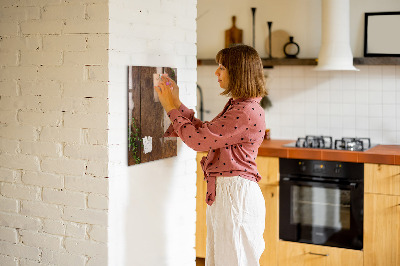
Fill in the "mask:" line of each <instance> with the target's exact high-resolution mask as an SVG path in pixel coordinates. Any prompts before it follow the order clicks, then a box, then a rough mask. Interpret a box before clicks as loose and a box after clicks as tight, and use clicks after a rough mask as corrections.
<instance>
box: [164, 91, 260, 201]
mask: <svg viewBox="0 0 400 266" xmlns="http://www.w3.org/2000/svg"><path fill="white" fill-rule="evenodd" d="M260 100H261V98H251V99H236V100H233V99H230V100H229V101H228V102H227V104H226V105H225V107H224V109H223V110H222V112H221V113H220V114H218V115H217V116H216V117H215V118H214V119H213V120H212V121H211V122H202V121H200V120H199V119H197V118H195V117H194V111H193V110H190V109H188V108H187V107H186V106H184V105H183V104H182V105H181V107H180V108H179V110H177V109H173V110H171V111H170V112H169V113H168V116H169V117H170V119H171V121H172V124H171V126H170V127H169V128H168V130H167V131H166V133H165V135H164V136H166V137H174V136H179V137H180V138H181V139H182V140H183V142H184V143H185V144H186V145H188V146H189V147H190V148H192V149H194V150H196V151H207V150H208V151H209V153H208V155H207V156H206V157H203V159H202V160H201V166H202V168H203V171H204V179H205V180H206V181H207V195H206V202H207V204H208V205H211V204H212V203H213V202H214V200H215V179H216V178H218V176H240V177H243V178H246V179H248V180H252V181H255V182H258V181H259V180H260V179H261V176H260V175H259V173H258V171H257V165H256V163H255V158H256V157H257V153H258V148H259V147H260V145H261V143H262V141H263V139H264V132H265V118H264V110H263V109H262V108H261V106H260ZM234 106H235V108H233V107H234Z"/></svg>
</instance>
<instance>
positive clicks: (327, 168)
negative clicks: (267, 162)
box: [279, 158, 364, 180]
mask: <svg viewBox="0 0 400 266" xmlns="http://www.w3.org/2000/svg"><path fill="white" fill-rule="evenodd" d="M279 166H280V167H279V168H280V174H281V175H291V176H293V175H301V176H311V177H314V176H315V177H329V178H346V179H349V178H350V179H358V180H359V179H363V176H364V164H361V163H350V162H337V161H320V160H302V159H286V158H280V159H279Z"/></svg>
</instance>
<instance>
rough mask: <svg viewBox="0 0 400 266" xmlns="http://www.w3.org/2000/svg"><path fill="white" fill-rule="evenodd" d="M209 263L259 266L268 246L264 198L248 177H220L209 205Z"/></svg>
mask: <svg viewBox="0 0 400 266" xmlns="http://www.w3.org/2000/svg"><path fill="white" fill-rule="evenodd" d="M206 217H207V218H206V221H207V247H206V266H258V265H260V264H259V259H260V256H261V254H262V253H263V251H264V248H265V242H264V238H263V233H264V228H265V201H264V197H263V195H262V192H261V189H260V187H259V186H258V184H257V183H256V182H254V181H250V180H248V179H245V178H242V177H239V176H234V177H217V180H216V198H215V202H214V203H213V204H212V205H211V206H207V211H206Z"/></svg>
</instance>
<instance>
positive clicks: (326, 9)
mask: <svg viewBox="0 0 400 266" xmlns="http://www.w3.org/2000/svg"><path fill="white" fill-rule="evenodd" d="M321 39H322V43H321V49H320V51H319V55H318V66H316V67H315V68H314V70H318V71H329V70H353V71H359V69H357V68H355V67H354V66H353V54H352V52H351V48H350V0H322V33H321Z"/></svg>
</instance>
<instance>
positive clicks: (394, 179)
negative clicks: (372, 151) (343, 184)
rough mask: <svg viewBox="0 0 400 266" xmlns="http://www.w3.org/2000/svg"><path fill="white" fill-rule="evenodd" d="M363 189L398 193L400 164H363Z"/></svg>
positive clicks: (373, 191) (369, 191)
mask: <svg viewBox="0 0 400 266" xmlns="http://www.w3.org/2000/svg"><path fill="white" fill-rule="evenodd" d="M364 176H365V179H364V191H365V192H368V193H378V194H386V195H400V165H386V164H368V163H366V164H364Z"/></svg>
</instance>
